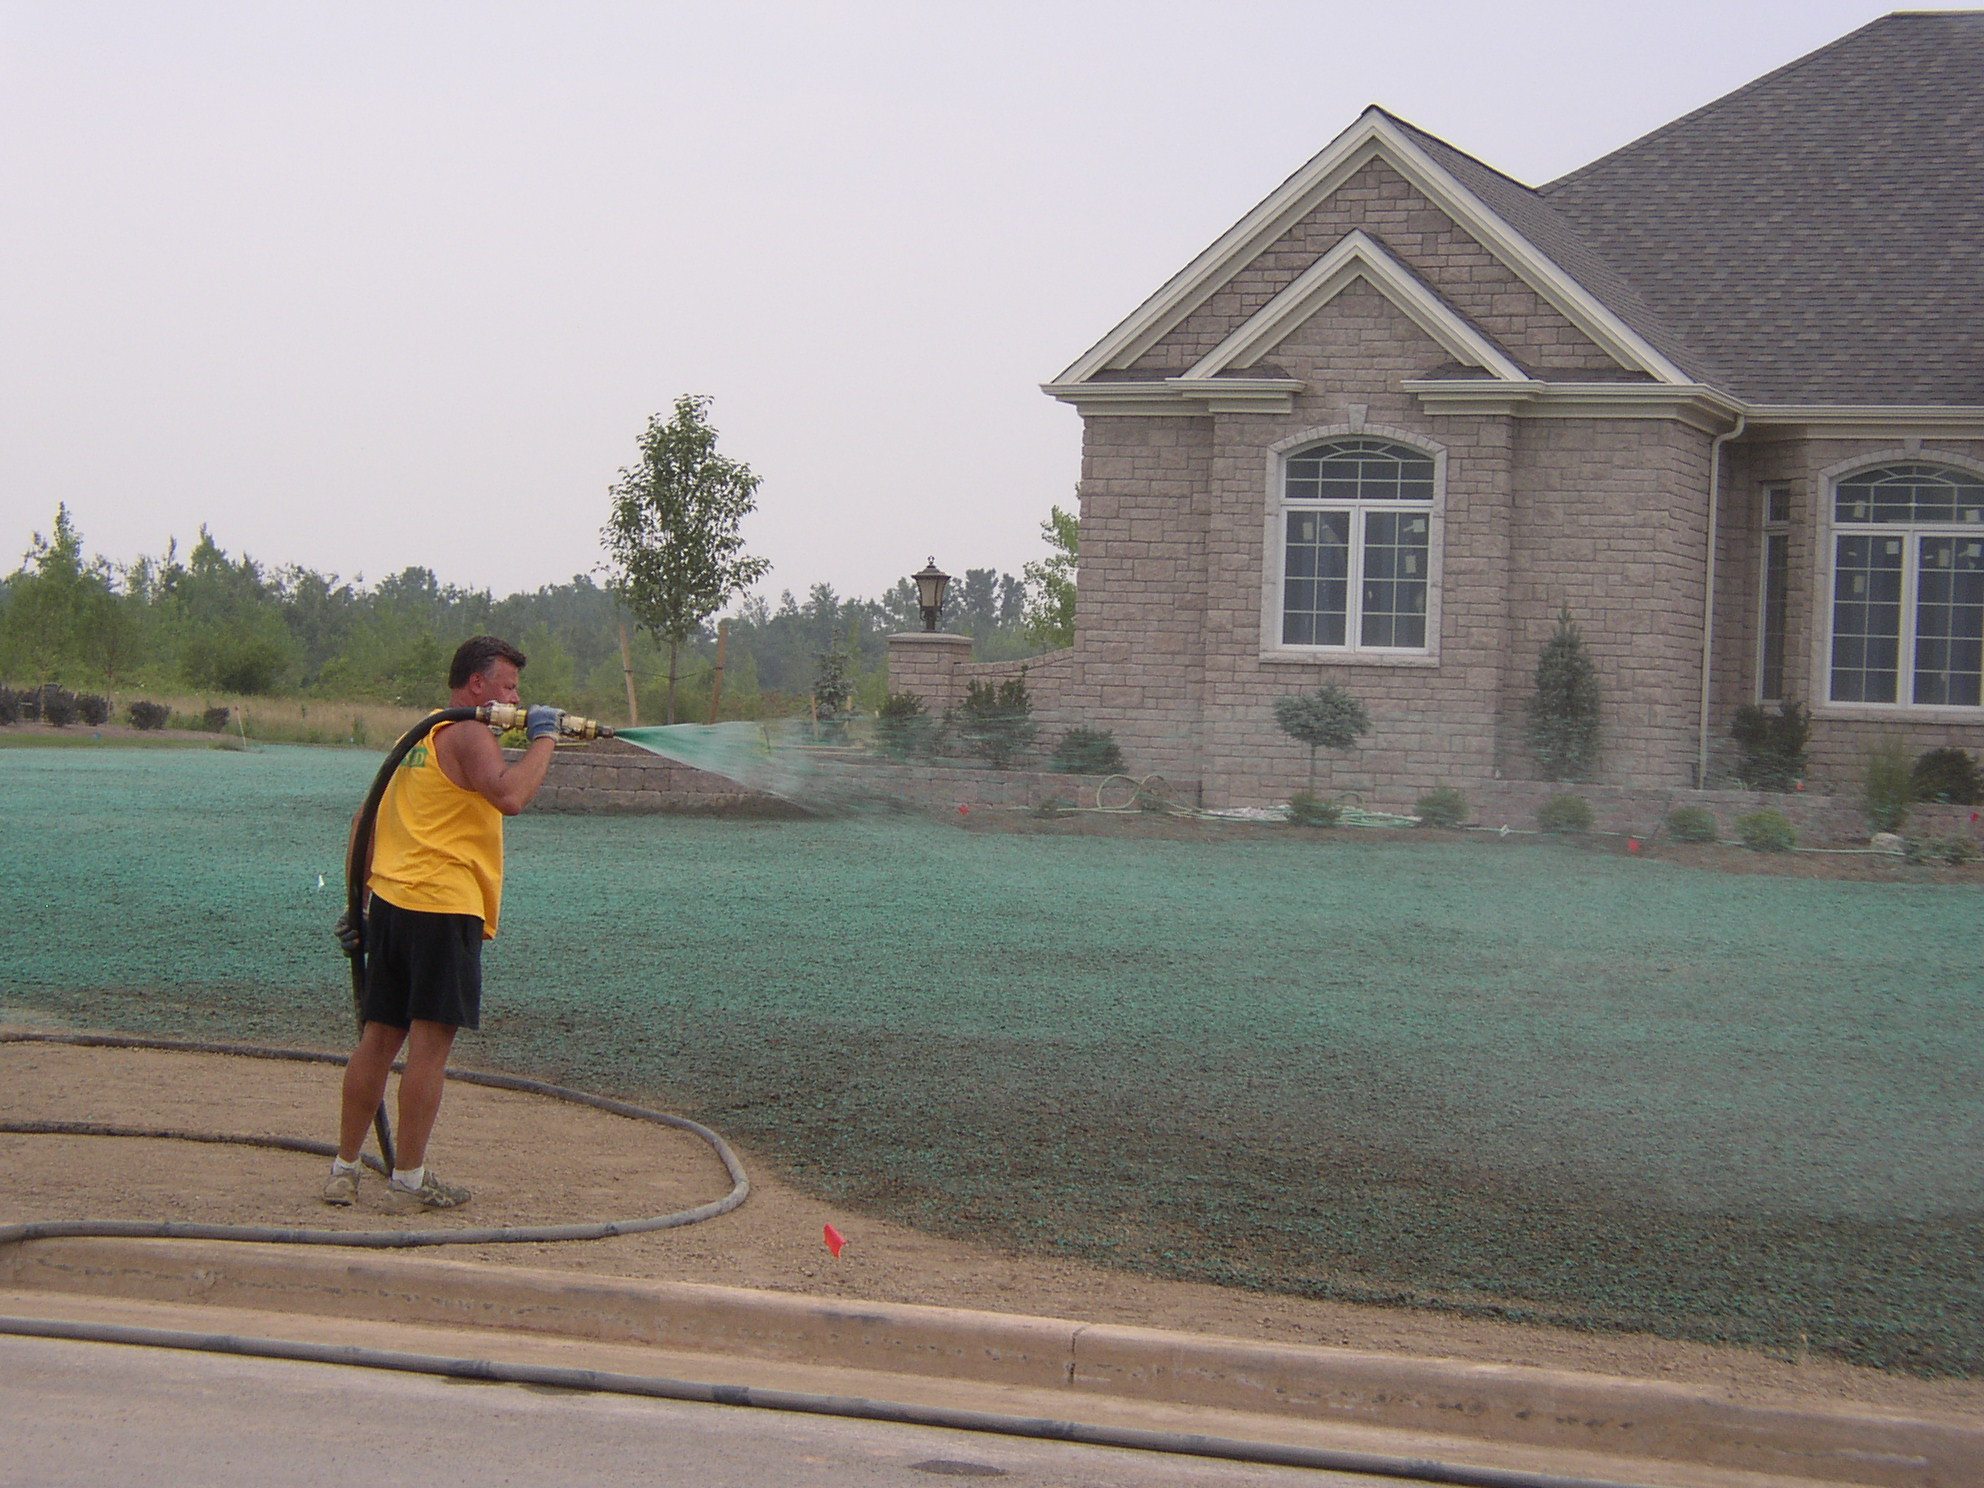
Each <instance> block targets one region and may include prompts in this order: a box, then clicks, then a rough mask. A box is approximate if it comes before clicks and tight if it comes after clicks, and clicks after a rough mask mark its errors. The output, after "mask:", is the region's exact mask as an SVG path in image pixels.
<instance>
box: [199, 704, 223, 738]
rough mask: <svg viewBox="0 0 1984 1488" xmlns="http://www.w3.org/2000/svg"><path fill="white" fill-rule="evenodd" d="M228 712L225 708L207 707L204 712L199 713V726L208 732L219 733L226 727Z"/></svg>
mask: <svg viewBox="0 0 1984 1488" xmlns="http://www.w3.org/2000/svg"><path fill="white" fill-rule="evenodd" d="M228 712H229V710H228V709H226V708H209V709H207V711H206V712H204V713H202V714H201V715H200V727H201V728H203V729H205V730H206V731H207V732H208V733H210V734H217V733H219V732H220V731H221V730H222V729H224V728H226V727H227V719H228Z"/></svg>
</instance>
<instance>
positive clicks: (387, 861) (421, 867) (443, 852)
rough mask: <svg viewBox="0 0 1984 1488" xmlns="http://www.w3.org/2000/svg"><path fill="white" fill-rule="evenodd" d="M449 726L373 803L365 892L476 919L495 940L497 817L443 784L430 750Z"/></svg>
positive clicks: (499, 871)
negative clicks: (375, 814)
mask: <svg viewBox="0 0 1984 1488" xmlns="http://www.w3.org/2000/svg"><path fill="white" fill-rule="evenodd" d="M452 727H453V725H452V724H449V723H443V724H437V725H436V726H435V728H434V730H433V732H432V733H430V734H428V736H427V737H426V738H424V739H422V740H421V741H420V742H419V743H418V744H416V745H414V746H413V748H412V749H410V750H408V751H407V754H406V758H405V759H403V760H401V761H400V763H399V768H398V769H396V770H394V771H393V778H392V781H391V783H390V784H388V785H387V787H386V794H385V796H384V798H383V799H381V800H380V802H379V822H378V826H377V827H376V829H375V830H374V833H373V838H372V876H371V878H370V879H369V880H368V883H369V885H370V887H371V889H372V892H373V893H375V894H377V895H379V896H380V897H381V898H383V899H385V900H386V901H387V902H388V903H390V904H396V905H398V906H399V907H400V908H401V909H417V910H424V911H426V912H428V913H429V914H466V915H479V916H481V918H482V938H483V939H484V940H494V939H495V938H496V918H497V915H498V913H499V912H500V911H501V909H502V907H503V813H502V812H500V811H498V810H497V809H496V808H495V807H494V806H492V805H491V804H490V803H489V801H488V799H487V798H486V797H485V796H483V795H482V794H481V792H479V791H472V790H465V789H463V788H462V787H461V786H459V785H456V784H455V783H454V781H452V780H450V779H449V778H448V777H447V774H446V772H445V771H443V770H442V768H441V762H440V761H439V760H438V759H436V758H435V756H434V743H435V740H436V739H437V738H439V737H440V733H441V730H442V729H445V728H452Z"/></svg>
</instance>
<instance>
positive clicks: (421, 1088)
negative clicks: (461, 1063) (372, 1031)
mask: <svg viewBox="0 0 1984 1488" xmlns="http://www.w3.org/2000/svg"><path fill="white" fill-rule="evenodd" d="M454 1043H455V1027H454V1025H453V1024H452V1023H431V1022H429V1021H428V1020H426V1019H425V1018H415V1019H414V1020H413V1029H412V1031H411V1033H410V1034H409V1035H408V1037H407V1043H406V1069H405V1070H404V1071H403V1072H402V1073H401V1075H400V1129H399V1134H398V1140H397V1142H396V1143H395V1145H396V1147H397V1148H398V1151H397V1153H396V1154H395V1155H396V1157H397V1159H398V1162H399V1165H400V1167H401V1168H403V1169H405V1170H406V1171H408V1172H412V1171H413V1170H414V1169H415V1168H421V1167H425V1166H426V1165H427V1139H428V1137H430V1136H432V1135H433V1132H434V1119H435V1118H436V1117H437V1116H439V1115H440V1114H441V1093H442V1087H443V1085H444V1084H445V1083H446V1082H447V1078H448V1051H449V1050H450V1049H452V1048H453V1047H454Z"/></svg>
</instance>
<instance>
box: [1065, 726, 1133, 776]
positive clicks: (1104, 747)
mask: <svg viewBox="0 0 1984 1488" xmlns="http://www.w3.org/2000/svg"><path fill="white" fill-rule="evenodd" d="M1049 767H1050V768H1052V769H1055V770H1058V771H1060V772H1061V773H1062V774H1063V775H1120V774H1122V773H1123V751H1122V750H1121V749H1119V748H1117V747H1116V736H1115V735H1114V734H1113V733H1111V732H1110V731H1109V730H1108V729H1092V728H1080V727H1077V728H1071V729H1069V730H1068V731H1067V732H1066V733H1065V734H1063V735H1061V742H1060V743H1058V744H1056V745H1055V746H1054V758H1053V759H1052V760H1051V761H1049Z"/></svg>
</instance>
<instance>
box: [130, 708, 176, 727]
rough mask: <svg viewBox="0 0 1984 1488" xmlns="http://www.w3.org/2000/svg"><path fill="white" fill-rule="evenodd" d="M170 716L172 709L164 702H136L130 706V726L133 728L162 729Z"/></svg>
mask: <svg viewBox="0 0 1984 1488" xmlns="http://www.w3.org/2000/svg"><path fill="white" fill-rule="evenodd" d="M171 716H172V710H171V709H170V708H168V707H166V705H165V704H164V703H146V702H137V703H133V704H131V707H130V719H131V727H132V728H134V729H145V730H151V729H162V728H164V727H165V721H166V719H168V718H170V717H171Z"/></svg>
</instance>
